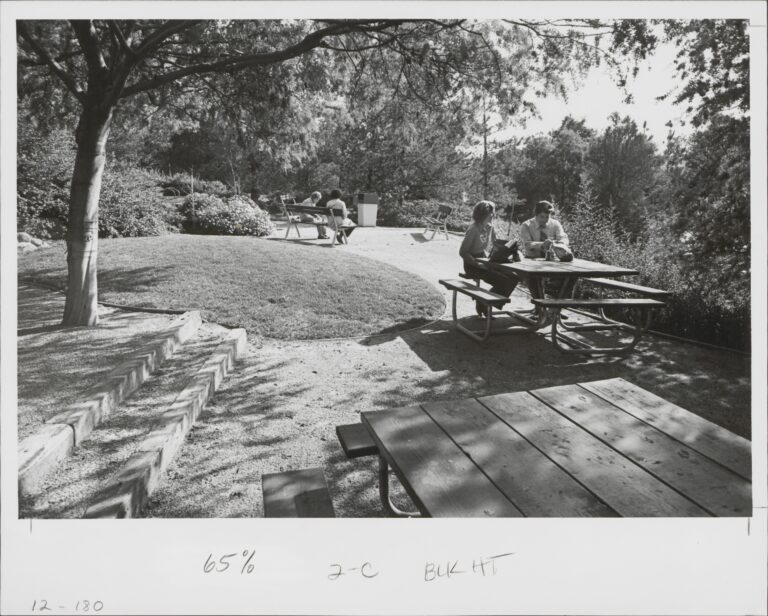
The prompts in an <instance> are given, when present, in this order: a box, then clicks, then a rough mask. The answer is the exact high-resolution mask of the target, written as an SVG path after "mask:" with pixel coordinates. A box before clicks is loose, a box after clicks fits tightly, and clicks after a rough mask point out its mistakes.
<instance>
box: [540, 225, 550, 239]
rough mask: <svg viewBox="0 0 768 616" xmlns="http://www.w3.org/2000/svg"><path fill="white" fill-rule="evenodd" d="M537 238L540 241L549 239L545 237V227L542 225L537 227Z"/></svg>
mask: <svg viewBox="0 0 768 616" xmlns="http://www.w3.org/2000/svg"><path fill="white" fill-rule="evenodd" d="M539 239H540V240H541V241H542V242H546V241H547V240H548V239H549V238H548V237H547V228H546V227H544V226H541V227H539Z"/></svg>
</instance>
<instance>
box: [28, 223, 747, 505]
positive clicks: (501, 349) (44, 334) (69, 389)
mask: <svg viewBox="0 0 768 616" xmlns="http://www.w3.org/2000/svg"><path fill="white" fill-rule="evenodd" d="M281 233H282V232H281V230H280V229H278V230H277V231H276V235H280V234H281ZM459 242H460V238H459V237H457V236H453V235H452V236H451V237H450V239H448V240H446V239H445V237H444V236H442V237H440V236H438V237H436V238H435V239H434V240H433V241H425V239H424V236H423V235H422V233H421V230H417V229H385V228H360V229H358V230H357V232H356V233H355V234H354V236H353V237H352V239H351V242H350V244H349V246H344V247H338V248H335V249H334V250H343V251H346V252H348V253H350V254H351V255H355V254H359V255H364V256H366V257H370V258H374V259H378V260H380V261H383V262H386V263H389V264H391V265H394V266H396V267H399V268H401V269H403V270H406V271H409V272H412V273H414V274H417V275H419V276H421V277H422V278H424V279H425V280H427V281H428V282H429V283H431V284H433V285H435V287H436V288H438V289H439V290H440V291H441V292H442V293H443V294H444V297H445V298H446V300H448V299H449V296H448V293H447V292H446V291H445V289H444V288H443V287H442V286H440V285H439V284H438V279H440V278H446V277H450V278H454V277H456V276H457V273H458V271H459V269H460V260H459V258H458V247H459ZM62 297H63V296H61V295H60V294H55V293H51V292H47V291H42V290H35V289H29V288H24V287H22V288H21V289H20V295H19V341H20V342H25V343H31V344H28V346H29V348H28V350H27V351H25V352H24V353H26V355H25V354H24V353H23V352H22V350H21V347H20V351H19V353H20V355H19V392H20V411H21V410H22V406H24V405H28V406H29V408H32V406H36V407H39V408H43V409H46V408H52V407H56V408H60V405H57V404H56V402H57V401H58V402H61V401H63V400H65V399H67V397H68V396H71V395H73V392H75V391H76V390H78V389H79V388H80V387H81V386H82V387H83V388H84V387H85V386H86V385H87V383H85V382H82V381H78V382H75V383H72V382H68V375H67V366H68V365H69V366H70V367H72V366H73V364H72V362H69V364H67V362H61V361H59V362H58V365H57V364H55V363H50V361H48V363H46V361H47V360H46V358H47V357H48V356H49V355H50V349H53V348H54V347H53V346H50V345H51V344H53V342H54V341H55V336H56V335H57V332H56V322H57V321H56V320H57V319H59V318H60V314H61V312H60V308H61V306H60V305H59V304H60V302H62V301H63V300H62ZM512 299H513V305H514V306H516V307H518V308H525V307H528V306H530V298H529V297H528V295H527V294H526V293H525V292H524V291H523V290H522V289H519V290H517V291H515V293H514V295H513V298H512ZM462 300H463V301H462ZM459 309H460V316H463V317H469V315H471V314H472V312H473V305H472V303H471V302H470V301H469V300H467V299H466V298H460V303H459ZM130 314H135V313H121V312H117V313H115V312H113V311H105V317H108V318H105V319H104V324H105V325H107V324H109V323H110V322H112V323H114V324H116V325H117V324H120V323H121V324H122V325H123V327H124V329H122V330H121V329H119V328H116V329H114V330H110V329H108V328H107V327H105V328H101V329H100V331H99V332H97V333H96V334H95V335H97V336H104V338H103V339H101V338H99V339H94V344H92V345H90V348H91V349H92V350H95V351H96V352H92V353H91V355H92V356H93V358H94V360H95V362H96V363H97V364H99V366H100V367H101V368H102V369H103V370H104V371H106V370H108V369H109V368H110V367H112V365H113V364H114V365H116V364H117V363H119V361H120V359H121V350H120V349H121V348H122V347H121V346H120V344H121V342H120V336H123V337H125V336H127V335H128V334H127V332H128V331H129V330H131V329H132V331H133V334H134V335H135V336H136V338H135V342H136V343H140V342H143V336H145V335H149V334H151V333H153V332H154V331H155V330H154V329H153V328H155V327H161V326H162V324H163V321H165V322H166V323H167V321H168V320H169V319H170V318H172V317H166V316H162V317H158V316H157V315H143V317H134V316H131V317H129V316H128V315H130ZM142 318H143V319H146V320H142ZM572 318H576V319H577V318H578V317H572ZM121 319H122V321H121ZM125 328H128V329H125ZM80 341H81V342H82V341H83V339H80ZM86 347H87V345H86ZM638 349H639V352H636V353H634V354H632V355H630V356H629V357H627V358H623V359H621V358H619V359H617V358H582V357H574V356H566V355H563V354H561V353H559V352H558V351H557V350H556V349H555V348H554V346H553V345H552V344H551V343H550V342H549V340H548V337H547V335H546V332H539V333H529V332H525V333H519V334H513V335H506V336H498V337H493V338H491V339H490V340H489V341H487V342H486V343H484V344H482V345H480V344H478V343H476V342H474V341H472V340H470V339H469V338H467V337H466V336H463V335H462V334H460V333H459V332H457V331H455V329H454V327H453V324H452V323H451V318H450V305H449V303H448V301H447V302H446V312H445V314H444V315H443V317H442V319H441V320H439V321H437V322H435V323H432V324H429V325H427V326H425V327H421V328H419V329H415V330H411V331H407V332H401V333H399V334H392V335H382V336H374V337H362V338H353V339H340V340H315V341H291V342H285V341H279V340H269V339H262V340H258V339H255V337H254V336H249V349H248V350H249V352H248V355H247V357H246V358H245V359H244V360H242V361H241V362H239V363H238V364H237V365H236V367H235V370H234V371H233V372H232V373H231V374H230V376H229V377H228V378H227V379H226V380H225V381H224V383H223V384H222V386H221V388H220V389H219V390H218V391H217V393H216V395H215V397H214V399H213V401H212V402H211V403H209V404H208V406H207V407H206V408H205V410H204V411H203V413H202V415H201V417H200V419H199V421H198V423H197V424H196V426H195V427H194V428H193V430H192V431H191V433H190V434H189V436H188V438H187V441H186V442H185V444H184V446H183V447H182V448H181V451H180V453H179V455H178V457H177V458H176V460H175V461H174V462H173V463H172V465H171V467H170V468H169V471H168V473H167V476H166V478H165V479H164V481H163V482H162V483H161V485H160V487H159V489H158V491H157V492H156V493H155V494H154V495H153V497H152V498H151V501H150V504H149V507H148V509H147V512H146V515H148V516H150V517H233V516H244V517H258V516H261V515H263V509H262V495H261V475H262V474H263V473H271V472H278V471H282V470H289V469H299V468H306V467H310V466H321V467H323V469H324V471H325V475H326V478H327V480H328V484H329V488H330V490H331V494H332V497H333V502H334V507H335V509H336V513H337V515H338V516H348V517H372V516H382V515H383V511H382V508H381V505H380V503H379V498H378V492H377V475H376V472H377V468H376V461H375V460H374V459H371V458H363V459H358V460H352V461H348V460H347V459H346V458H345V457H344V454H343V452H342V450H341V447H340V446H339V443H338V441H337V438H336V435H335V426H337V425H340V424H346V423H353V422H357V421H359V414H360V413H361V412H363V411H370V410H377V409H385V408H389V407H395V406H402V405H409V404H414V403H419V402H426V401H430V400H451V399H460V398H466V397H470V396H479V395H489V394H495V393H501V392H510V391H518V390H524V389H530V388H536V387H546V386H551V385H561V384H568V383H577V382H586V381H591V380H598V379H606V378H612V377H623V378H625V379H627V380H629V381H631V382H633V383H636V384H637V385H639V386H641V387H643V388H645V389H648V390H650V391H652V392H654V393H656V394H658V395H660V396H663V397H664V398H667V399H668V400H671V401H672V402H675V403H677V404H679V405H681V406H683V407H685V408H687V409H689V410H691V411H693V412H695V413H697V414H699V415H701V416H702V417H705V418H707V419H709V420H711V421H714V422H715V423H718V424H720V425H721V426H723V427H725V428H727V429H729V430H731V431H733V432H736V433H737V434H740V435H742V436H745V437H747V438H749V437H750V434H751V430H750V395H751V388H750V358H749V356H745V355H742V354H739V353H733V352H729V351H723V350H717V349H711V348H705V347H702V346H698V345H695V344H689V343H684V342H680V341H675V340H669V339H664V338H660V337H654V336H649V337H647V338H646V339H644V340H643V341H642V342H641V343H640V345H639V347H638ZM64 351H66V349H64ZM192 351H193V349H190V352H192ZM192 354H193V355H194V353H192ZM195 361H199V360H197V359H195ZM182 372H183V371H182V370H181V369H179V370H175V369H173V368H171V369H169V370H168V371H166V374H165V375H163V373H162V372H161V373H160V374H159V375H156V376H154V377H152V378H151V379H149V380H148V381H147V383H145V385H144V386H142V388H141V390H140V391H139V392H137V394H134V396H133V397H131V398H130V399H129V400H128V401H127V403H126V404H125V405H124V408H123V409H121V412H120V414H119V415H118V416H117V417H118V418H119V419H120V421H118V422H117V423H114V422H107V423H105V424H103V425H102V426H101V427H100V428H99V431H98V433H97V435H96V436H97V437H98V438H95V439H94V442H93V443H92V444H91V445H90V446H88V447H84V448H83V450H82V452H81V453H79V454H78V455H76V456H73V457H72V458H71V459H70V460H69V461H68V462H67V464H65V465H64V466H62V469H60V471H61V473H60V474H59V475H58V476H59V477H60V478H62V485H60V486H58V487H55V486H54V487H52V488H51V490H49V497H48V498H46V499H43V501H41V502H36V503H29V504H28V506H29V513H30V514H31V515H43V516H46V517H47V516H53V517H60V516H70V515H78V512H80V511H82V507H83V505H84V501H85V500H87V497H89V495H91V494H92V493H93V491H94V490H95V489H96V488H97V487H98V485H99V482H100V481H103V480H106V478H107V477H108V475H109V474H110V473H111V472H112V471H113V470H115V469H116V468H117V466H119V464H120V460H124V459H126V458H127V456H128V455H129V453H130V451H131V443H130V442H127V441H128V440H130V439H127V438H126V435H128V436H130V437H131V439H135V440H138V439H139V438H140V437H141V436H142V435H143V433H144V432H145V431H146V429H148V428H147V427H146V426H148V425H149V423H147V422H149V421H150V420H151V417H152V415H153V414H154V413H156V412H157V413H159V412H161V411H162V410H163V409H164V408H165V407H166V406H167V405H168V404H169V403H170V401H171V399H172V396H170V397H169V392H168V391H166V390H164V389H163V387H162V386H161V385H160V383H161V382H162V380H163V379H168V378H169V374H170V375H172V376H173V379H176V380H177V381H180V380H183V377H182ZM69 381H71V379H69ZM22 394H23V395H22ZM40 404H42V407H40ZM29 408H27V406H24V409H26V411H25V412H24V413H23V414H22V415H21V417H23V416H26V415H28V416H29V417H30V418H33V417H35V418H36V419H35V420H34V421H37V422H39V421H41V420H42V419H44V418H45V412H46V411H38V412H37V413H31V412H29ZM131 409H134V410H133V411H132V410H131ZM142 409H145V410H142ZM146 409H152V410H151V411H149V412H147V411H146ZM132 416H134V419H135V422H136V425H134V426H131V417H132ZM32 423H34V422H33V421H32V420H31V419H30V421H29V425H32ZM22 428H23V429H24V430H27V429H28V428H27V424H25V423H23V421H22V419H20V431H21V430H22ZM21 433H23V432H21ZM116 443H118V444H119V447H118V446H117V445H116ZM104 459H106V460H107V461H110V462H109V464H110V465H109V466H108V467H104V465H103V464H101V461H102V460H104ZM83 465H85V466H83ZM54 488H55V489H54ZM396 496H397V494H396ZM400 496H402V495H400ZM81 501H83V502H81ZM401 504H402V505H403V506H405V508H411V507H409V506H408V503H407V501H402V500H401Z"/></svg>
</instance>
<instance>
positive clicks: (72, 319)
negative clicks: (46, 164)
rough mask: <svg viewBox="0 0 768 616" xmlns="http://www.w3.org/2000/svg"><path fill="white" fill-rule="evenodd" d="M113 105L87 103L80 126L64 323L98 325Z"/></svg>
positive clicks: (68, 243)
mask: <svg viewBox="0 0 768 616" xmlns="http://www.w3.org/2000/svg"><path fill="white" fill-rule="evenodd" d="M111 120H112V107H111V106H110V107H107V108H105V107H99V106H88V105H86V107H85V108H84V109H83V112H82V114H81V115H80V121H79V123H78V126H77V132H76V141H77V156H76V158H75V170H74V172H73V174H72V190H71V193H70V198H69V225H68V227H67V270H68V276H67V301H66V304H65V307H64V319H63V321H62V323H63V324H64V325H97V324H98V322H99V313H98V304H97V293H98V286H97V279H96V272H97V258H98V238H99V195H100V194H101V176H102V173H103V172H104V163H105V162H106V143H107V137H108V136H109V126H110V122H111Z"/></svg>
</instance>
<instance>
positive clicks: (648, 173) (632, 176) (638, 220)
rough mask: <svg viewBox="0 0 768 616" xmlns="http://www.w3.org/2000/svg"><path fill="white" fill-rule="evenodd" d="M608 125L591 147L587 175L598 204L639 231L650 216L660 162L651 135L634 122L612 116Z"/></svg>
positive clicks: (628, 228)
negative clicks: (651, 199) (651, 195)
mask: <svg viewBox="0 0 768 616" xmlns="http://www.w3.org/2000/svg"><path fill="white" fill-rule="evenodd" d="M610 122H611V124H610V125H609V126H608V128H606V130H605V131H604V132H603V133H602V134H601V135H600V136H599V137H597V138H596V139H594V140H593V141H592V143H591V144H590V147H589V152H588V154H587V166H588V173H589V176H590V178H591V180H592V188H593V190H594V191H595V193H596V195H597V200H598V202H599V203H601V204H602V205H603V206H604V207H605V208H607V209H614V208H615V209H616V211H617V213H618V215H619V219H620V221H621V222H622V224H623V226H624V228H625V229H627V230H630V231H633V232H638V231H640V230H641V229H642V226H643V220H644V219H645V218H647V216H648V215H649V214H650V212H649V211H648V205H649V200H648V195H649V194H650V192H651V190H652V189H653V185H654V181H655V178H656V175H657V172H658V169H659V167H660V164H661V161H660V159H659V157H658V156H657V154H656V146H655V145H654V144H653V141H652V140H651V137H650V135H648V134H647V133H645V132H641V131H640V129H639V128H638V127H637V124H636V123H635V121H634V120H632V119H631V118H629V117H625V118H621V117H620V116H619V115H618V114H617V113H614V114H612V115H611V116H610Z"/></svg>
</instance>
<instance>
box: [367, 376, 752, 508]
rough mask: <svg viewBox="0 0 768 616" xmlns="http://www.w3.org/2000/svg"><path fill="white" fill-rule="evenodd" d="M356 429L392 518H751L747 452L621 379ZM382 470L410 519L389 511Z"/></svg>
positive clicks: (381, 414) (408, 411) (380, 420)
mask: <svg viewBox="0 0 768 616" xmlns="http://www.w3.org/2000/svg"><path fill="white" fill-rule="evenodd" d="M361 417H362V422H363V424H364V425H365V426H366V427H367V428H368V431H369V432H370V435H371V436H372V437H373V439H374V441H375V443H376V445H377V447H378V453H379V464H380V471H379V482H380V486H379V487H380V493H381V497H382V503H383V505H384V506H385V508H387V509H388V511H389V512H390V513H392V514H393V515H413V514H416V515H419V514H420V515H422V516H431V517H520V516H525V517H578V516H606V517H607V516H611V517H615V516H621V517H639V516H668V517H688V516H701V517H706V516H744V517H748V516H751V514H752V485H751V446H750V442H749V441H748V440H746V439H744V438H742V437H740V436H737V435H735V434H733V433H731V432H729V431H727V430H725V429H723V428H721V427H719V426H717V425H715V424H713V423H711V422H709V421H707V420H705V419H703V418H701V417H699V416H698V415H694V414H693V413H691V412H689V411H686V410H685V409H683V408H680V407H679V406H676V405H674V404H672V403H670V402H668V401H666V400H664V399H663V398H660V397H659V396H656V395H654V394H652V393H650V392H648V391H646V390H644V389H641V388H640V387H637V386H636V385H633V384H632V383H629V382H628V381H625V380H624V379H621V378H616V379H608V380H603V381H594V382H590V383H580V384H575V385H564V386H557V387H547V388H543V389H535V390H531V391H522V392H516V393H507V394H498V395H492V396H483V397H478V398H469V399H466V400H458V401H441V402H431V403H425V404H421V405H417V406H409V407H403V408H397V409H391V410H385V411H370V412H365V413H363V414H362V416H361ZM390 468H391V469H392V470H393V471H394V473H395V475H397V477H398V479H399V480H400V482H401V483H402V485H403V487H404V488H405V490H406V492H407V493H408V495H409V496H410V498H411V500H412V501H413V503H414V504H415V506H416V507H417V509H418V512H413V513H412V514H405V513H404V512H402V511H400V510H399V509H398V508H397V507H395V506H394V505H392V503H391V500H390V498H389V472H388V471H389V469H390Z"/></svg>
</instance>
